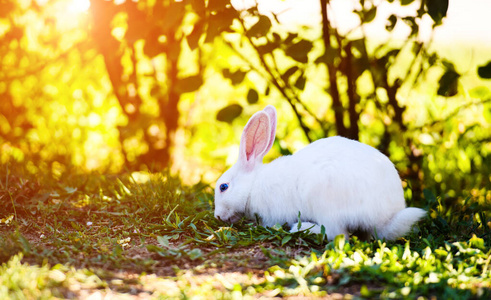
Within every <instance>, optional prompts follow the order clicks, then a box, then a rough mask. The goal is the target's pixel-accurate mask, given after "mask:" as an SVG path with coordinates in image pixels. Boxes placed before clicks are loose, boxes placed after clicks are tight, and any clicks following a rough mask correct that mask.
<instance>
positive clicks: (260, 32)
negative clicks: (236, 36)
mask: <svg viewBox="0 0 491 300" xmlns="http://www.w3.org/2000/svg"><path fill="white" fill-rule="evenodd" d="M271 26H272V24H271V20H270V19H269V18H268V17H266V16H263V15H261V16H259V20H258V21H257V22H256V24H254V25H252V27H251V28H250V29H249V30H247V33H246V35H247V36H248V37H261V36H265V35H266V34H267V33H268V32H269V30H270V29H271Z"/></svg>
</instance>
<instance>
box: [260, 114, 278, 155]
mask: <svg viewBox="0 0 491 300" xmlns="http://www.w3.org/2000/svg"><path fill="white" fill-rule="evenodd" d="M263 111H264V112H265V113H267V114H268V116H269V125H270V126H269V128H270V134H271V135H270V136H269V144H268V150H267V151H266V152H268V151H269V150H270V149H271V147H272V146H273V143H274V138H275V134H276V109H275V108H274V106H273V105H268V106H266V107H265V108H264V109H263Z"/></svg>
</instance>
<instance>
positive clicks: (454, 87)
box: [437, 69, 460, 97]
mask: <svg viewBox="0 0 491 300" xmlns="http://www.w3.org/2000/svg"><path fill="white" fill-rule="evenodd" d="M459 77H460V74H459V73H457V72H456V71H455V70H451V69H449V70H447V71H446V72H445V73H444V74H443V75H442V77H441V78H440V80H439V81H438V84H439V87H438V91H437V94H438V95H440V96H444V97H452V96H455V95H457V93H458V84H459Z"/></svg>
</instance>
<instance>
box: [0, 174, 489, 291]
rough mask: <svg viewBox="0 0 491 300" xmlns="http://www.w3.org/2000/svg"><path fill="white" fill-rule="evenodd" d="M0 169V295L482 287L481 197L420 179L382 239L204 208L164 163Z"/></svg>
mask: <svg viewBox="0 0 491 300" xmlns="http://www.w3.org/2000/svg"><path fill="white" fill-rule="evenodd" d="M1 167H2V169H3V170H6V171H5V172H2V174H3V175H2V176H1V177H0V199H1V202H0V263H1V264H2V265H1V267H0V298H2V299H4V298H14V299H33V298H43V299H49V298H79V297H86V296H90V295H93V294H100V295H102V296H104V295H110V296H116V297H118V296H124V295H135V296H141V297H144V296H145V297H149V296H150V297H152V298H154V297H155V298H159V297H163V298H189V297H190V298H196V297H197V298H210V299H211V298H226V299H228V298H239V297H242V296H247V297H260V296H264V297H286V296H308V297H313V296H325V295H327V294H329V295H336V294H338V296H339V297H341V296H349V295H351V296H354V297H362V298H363V297H366V298H417V297H423V298H432V297H437V298H439V299H474V298H482V299H488V298H490V297H491V292H490V290H491V266H490V260H491V250H490V239H491V234H490V232H491V228H490V227H491V223H490V212H489V210H487V209H486V208H485V205H486V203H480V202H473V201H472V200H471V199H470V198H466V197H465V195H462V199H461V200H459V201H454V202H452V203H447V202H445V201H442V200H441V197H437V196H435V195H434V193H432V192H431V191H429V190H427V191H426V194H425V203H427V207H425V209H427V210H428V211H429V217H428V218H427V219H426V220H424V221H423V222H421V223H420V224H419V225H420V226H419V227H418V229H417V230H415V232H413V233H412V234H411V235H409V236H407V237H405V238H401V239H399V240H397V241H393V242H384V241H372V242H362V241H358V239H357V238H356V237H352V238H350V240H349V241H345V240H344V238H342V237H341V236H340V237H337V238H336V239H335V240H334V241H332V242H328V241H326V240H324V239H323V238H322V237H321V236H317V235H309V234H307V233H305V232H300V233H293V234H291V233H289V232H286V231H285V230H284V229H283V228H282V227H281V226H279V225H278V226H276V227H274V228H263V227H257V226H254V224H250V223H248V222H246V221H243V222H242V223H239V224H237V225H234V226H233V227H227V225H226V224H223V223H221V222H218V221H217V220H215V219H214V217H213V195H212V189H211V188H210V187H209V186H207V185H205V184H198V185H196V186H192V187H186V186H182V185H181V184H180V182H179V180H177V179H176V178H173V177H172V176H170V175H168V174H165V173H163V174H146V173H133V174H132V175H121V176H103V175H71V176H70V175H67V176H63V177H62V179H61V180H54V179H52V178H51V177H50V176H49V175H44V176H40V175H37V176H32V175H25V174H24V175H19V174H22V172H20V171H19V170H15V169H14V170H7V167H6V166H1Z"/></svg>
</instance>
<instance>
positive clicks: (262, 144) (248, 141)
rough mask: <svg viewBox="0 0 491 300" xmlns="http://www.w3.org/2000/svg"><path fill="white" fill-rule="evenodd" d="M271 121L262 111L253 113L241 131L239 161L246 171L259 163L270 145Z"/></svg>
mask: <svg viewBox="0 0 491 300" xmlns="http://www.w3.org/2000/svg"><path fill="white" fill-rule="evenodd" d="M270 136H271V123H270V120H269V116H268V114H267V113H265V112H264V111H259V112H257V113H255V114H254V115H253V116H252V117H251V119H250V120H249V122H247V125H246V126H245V128H244V131H243V132H242V137H241V139H240V147H239V162H240V164H241V165H242V166H244V167H245V168H246V169H247V170H248V171H250V170H252V169H253V168H254V166H255V165H256V164H257V163H260V162H261V161H262V159H263V157H264V155H266V153H268V151H269V148H268V147H270V145H269V144H270V143H269V140H270Z"/></svg>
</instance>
